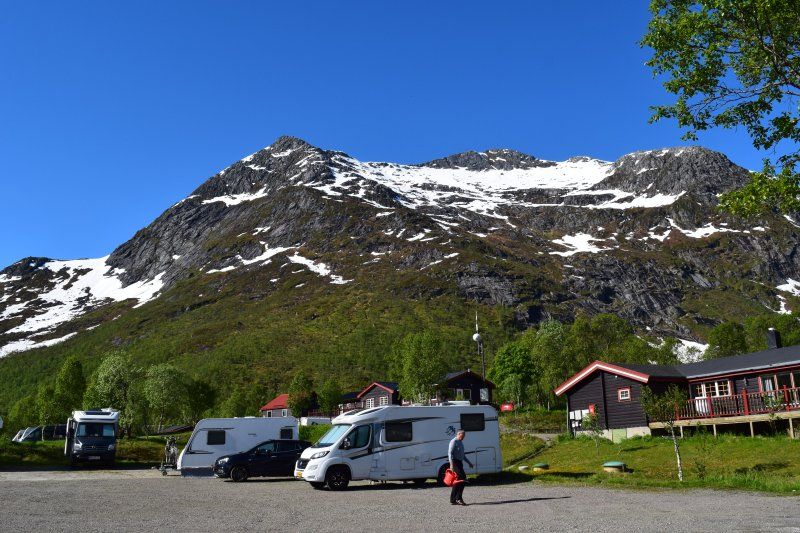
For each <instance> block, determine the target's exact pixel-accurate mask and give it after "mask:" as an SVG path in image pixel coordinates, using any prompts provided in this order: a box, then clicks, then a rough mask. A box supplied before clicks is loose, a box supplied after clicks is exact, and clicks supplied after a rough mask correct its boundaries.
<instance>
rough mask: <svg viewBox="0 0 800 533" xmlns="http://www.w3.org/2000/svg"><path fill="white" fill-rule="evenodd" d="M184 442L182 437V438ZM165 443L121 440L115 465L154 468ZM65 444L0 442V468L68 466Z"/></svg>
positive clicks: (156, 438)
mask: <svg viewBox="0 0 800 533" xmlns="http://www.w3.org/2000/svg"><path fill="white" fill-rule="evenodd" d="M183 441H184V442H185V438H184V439H183ZM164 443H165V440H164V439H163V438H161V437H140V438H134V439H121V440H120V441H118V443H117V465H119V466H123V467H149V466H157V465H158V464H160V463H161V460H162V458H163V457H164ZM67 466H69V461H67V459H66V457H64V441H63V440H59V441H44V442H26V443H22V444H15V443H12V442H11V441H9V440H7V439H2V440H0V469H13V470H17V469H26V468H46V467H67Z"/></svg>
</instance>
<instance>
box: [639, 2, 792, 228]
mask: <svg viewBox="0 0 800 533" xmlns="http://www.w3.org/2000/svg"><path fill="white" fill-rule="evenodd" d="M650 10H651V12H652V13H653V18H652V20H651V21H650V24H649V26H648V33H647V35H646V36H645V37H644V38H643V39H642V45H644V46H649V47H650V48H652V50H653V57H652V58H651V59H650V60H649V61H648V65H649V66H650V67H651V68H652V69H653V72H654V73H655V74H656V75H657V76H665V77H666V78H667V80H666V82H665V83H664V87H665V88H666V89H667V91H668V92H670V93H672V94H674V95H675V96H676V100H675V102H674V103H673V104H670V105H660V106H656V107H655V108H654V110H655V112H654V114H653V117H652V120H654V121H655V120H660V119H663V118H669V119H675V120H677V122H678V125H679V126H680V127H682V128H685V129H686V130H687V133H686V134H685V138H688V139H697V132H699V131H703V130H708V129H710V128H713V127H722V128H738V127H744V128H745V129H746V130H747V132H748V134H749V135H750V137H751V139H752V141H753V144H754V146H756V147H757V148H760V149H772V150H775V151H777V150H778V149H779V148H784V147H785V148H788V151H786V153H784V154H783V155H782V156H781V157H780V158H779V161H780V162H781V164H783V165H784V169H783V171H782V172H781V174H779V175H778V176H777V177H776V176H775V175H774V171H773V169H772V168H771V167H770V166H769V165H766V166H765V169H764V171H763V172H761V173H757V174H755V175H754V176H753V179H752V181H751V183H750V184H749V185H747V186H746V187H745V188H744V189H743V190H741V191H736V192H734V193H731V194H729V195H726V196H725V197H724V198H723V200H722V205H723V207H725V208H727V209H729V210H730V211H732V212H734V213H737V214H742V215H752V214H757V213H761V212H764V211H765V210H768V209H773V208H778V209H780V210H784V211H785V212H791V211H796V210H797V208H798V205H800V204H799V203H798V199H797V193H798V183H797V175H796V174H795V173H794V172H793V170H792V167H793V166H794V163H796V162H797V161H798V159H800V154H798V151H797V142H798V141H800V125H799V124H798V119H799V118H800V117H798V106H797V103H796V101H795V99H796V98H797V96H800V76H799V75H798V73H800V53H798V52H800V45H799V44H798V43H800V39H799V38H800V30H799V29H798V28H800V25H798V22H797V21H798V20H800V5H798V3H797V2H773V1H764V0H697V1H691V0H680V1H675V0H652V1H651V3H650Z"/></svg>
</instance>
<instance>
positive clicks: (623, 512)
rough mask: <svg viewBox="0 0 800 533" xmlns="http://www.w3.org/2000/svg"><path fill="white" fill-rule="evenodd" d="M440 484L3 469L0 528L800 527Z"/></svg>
mask: <svg viewBox="0 0 800 533" xmlns="http://www.w3.org/2000/svg"><path fill="white" fill-rule="evenodd" d="M448 491H449V489H447V488H437V487H434V486H433V485H431V486H430V487H426V488H421V489H417V488H412V487H411V486H410V485H402V484H399V483H395V484H386V485H369V484H366V483H356V484H354V485H353V486H352V488H351V490H348V491H346V492H328V491H316V490H313V489H312V488H311V487H310V486H308V485H307V484H306V483H304V482H302V481H294V480H271V479H270V480H252V481H248V482H246V483H238V484H237V483H231V482H227V481H223V480H219V479H205V478H203V479H197V478H187V479H184V478H180V477H178V476H167V477H163V478H162V477H161V476H160V475H159V474H158V473H157V472H153V471H138V472H137V471H122V472H104V471H88V472H14V473H0V530H2V531H47V532H51V531H73V532H74V531H79V532H81V533H84V532H89V531H160V532H163V531H278V530H288V531H375V530H387V529H388V530H391V531H421V530H425V531H438V530H442V531H444V530H447V531H470V532H472V531H519V530H526V531H531V530H537V531H615V532H616V531H703V532H707V531H748V532H749V531H770V532H782V531H800V500H798V498H796V497H778V496H768V495H762V494H753V493H744V492H717V491H668V492H654V491H641V492H639V491H625V490H606V489H599V488H576V487H559V486H552V485H541V484H537V483H519V484H509V485H491V486H474V485H473V486H468V487H467V489H466V491H465V499H466V500H467V501H468V502H469V503H470V504H471V505H469V506H468V507H455V506H451V505H450V503H449V501H448Z"/></svg>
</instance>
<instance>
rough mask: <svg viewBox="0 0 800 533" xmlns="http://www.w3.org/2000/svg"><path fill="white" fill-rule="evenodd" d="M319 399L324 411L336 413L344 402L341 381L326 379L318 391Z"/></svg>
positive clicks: (320, 406)
mask: <svg viewBox="0 0 800 533" xmlns="http://www.w3.org/2000/svg"><path fill="white" fill-rule="evenodd" d="M317 401H318V403H319V408H320V409H321V410H322V412H324V413H331V414H332V413H334V412H335V411H336V408H337V407H338V406H339V404H340V403H342V388H341V387H340V386H339V383H338V382H337V381H336V380H335V379H333V378H331V379H328V380H326V381H325V383H323V384H322V386H321V387H320V388H319V390H318V391H317Z"/></svg>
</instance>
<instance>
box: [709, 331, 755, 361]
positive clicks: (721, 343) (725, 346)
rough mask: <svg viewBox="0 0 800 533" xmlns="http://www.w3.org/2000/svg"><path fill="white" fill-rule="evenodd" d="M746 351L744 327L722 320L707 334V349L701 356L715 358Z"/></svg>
mask: <svg viewBox="0 0 800 533" xmlns="http://www.w3.org/2000/svg"><path fill="white" fill-rule="evenodd" d="M746 352H747V339H746V338H745V331H744V327H743V326H742V325H741V324H738V323H736V322H723V323H722V324H719V325H718V326H715V327H714V329H712V330H711V332H710V333H709V334H708V349H707V350H706V352H705V353H704V354H703V358H704V359H706V360H709V359H717V358H719V357H728V356H730V355H738V354H742V353H746Z"/></svg>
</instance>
